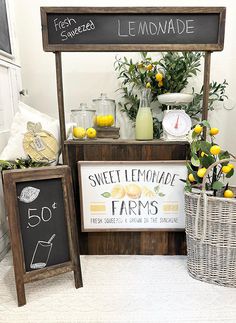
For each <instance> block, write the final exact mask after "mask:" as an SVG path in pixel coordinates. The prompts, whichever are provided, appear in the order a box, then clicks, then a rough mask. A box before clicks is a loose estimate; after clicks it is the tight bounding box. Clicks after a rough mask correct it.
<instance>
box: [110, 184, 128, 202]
mask: <svg viewBox="0 0 236 323" xmlns="http://www.w3.org/2000/svg"><path fill="white" fill-rule="evenodd" d="M124 196H125V189H124V187H123V186H122V185H120V184H116V185H115V186H114V187H113V188H112V190H111V197H113V198H116V199H122V198H123V197H124Z"/></svg>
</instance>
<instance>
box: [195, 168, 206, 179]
mask: <svg viewBox="0 0 236 323" xmlns="http://www.w3.org/2000/svg"><path fill="white" fill-rule="evenodd" d="M206 171H207V170H206V168H205V167H202V168H200V169H199V170H198V171H197V176H198V177H200V178H202V177H204V175H205V173H206Z"/></svg>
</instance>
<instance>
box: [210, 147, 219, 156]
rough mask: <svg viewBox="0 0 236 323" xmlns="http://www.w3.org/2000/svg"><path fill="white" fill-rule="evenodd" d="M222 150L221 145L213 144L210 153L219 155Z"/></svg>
mask: <svg viewBox="0 0 236 323" xmlns="http://www.w3.org/2000/svg"><path fill="white" fill-rule="evenodd" d="M220 151H221V148H220V146H218V145H213V146H211V148H210V153H211V154H212V155H218V154H219V153H220Z"/></svg>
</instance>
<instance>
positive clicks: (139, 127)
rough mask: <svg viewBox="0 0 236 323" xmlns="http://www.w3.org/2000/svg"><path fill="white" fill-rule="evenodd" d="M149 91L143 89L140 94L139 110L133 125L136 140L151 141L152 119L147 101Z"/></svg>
mask: <svg viewBox="0 0 236 323" xmlns="http://www.w3.org/2000/svg"><path fill="white" fill-rule="evenodd" d="M149 95H150V89H143V90H142V92H141V98H140V104H139V110H138V113H137V116H136V123H135V139H136V140H152V139H153V118H152V112H151V108H150V101H149Z"/></svg>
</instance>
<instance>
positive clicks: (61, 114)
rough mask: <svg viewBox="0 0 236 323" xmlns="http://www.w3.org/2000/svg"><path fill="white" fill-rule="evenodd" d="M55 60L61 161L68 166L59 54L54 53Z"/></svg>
mask: <svg viewBox="0 0 236 323" xmlns="http://www.w3.org/2000/svg"><path fill="white" fill-rule="evenodd" d="M55 58H56V78H57V101H58V112H59V120H60V135H61V147H62V148H61V150H62V159H63V163H64V164H66V165H68V154H67V150H66V149H65V145H64V141H65V140H66V126H65V113H64V94H63V80H62V64H61V52H55Z"/></svg>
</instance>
